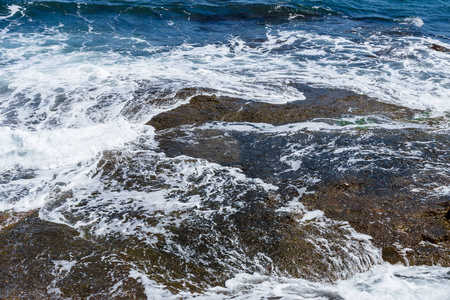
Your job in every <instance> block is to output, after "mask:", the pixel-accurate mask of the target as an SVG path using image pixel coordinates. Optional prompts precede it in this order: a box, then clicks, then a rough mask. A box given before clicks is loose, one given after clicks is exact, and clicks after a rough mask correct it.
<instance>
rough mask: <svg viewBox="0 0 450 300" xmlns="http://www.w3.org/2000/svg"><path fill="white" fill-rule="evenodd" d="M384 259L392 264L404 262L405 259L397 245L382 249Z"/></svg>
mask: <svg viewBox="0 0 450 300" xmlns="http://www.w3.org/2000/svg"><path fill="white" fill-rule="evenodd" d="M382 256H383V260H384V261H387V262H388V263H390V264H393V265H394V264H397V263H404V259H403V257H402V256H401V254H400V253H399V252H398V250H397V248H395V247H392V246H390V247H384V248H383V250H382Z"/></svg>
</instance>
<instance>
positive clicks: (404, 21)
mask: <svg viewBox="0 0 450 300" xmlns="http://www.w3.org/2000/svg"><path fill="white" fill-rule="evenodd" d="M400 24H406V25H414V26H416V27H422V26H423V24H424V23H423V20H422V19H421V18H419V17H409V18H404V19H402V20H400Z"/></svg>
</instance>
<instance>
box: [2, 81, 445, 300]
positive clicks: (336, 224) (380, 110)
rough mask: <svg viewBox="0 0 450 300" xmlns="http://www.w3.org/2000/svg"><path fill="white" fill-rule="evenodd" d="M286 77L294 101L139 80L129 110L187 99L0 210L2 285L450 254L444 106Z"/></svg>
mask: <svg viewBox="0 0 450 300" xmlns="http://www.w3.org/2000/svg"><path fill="white" fill-rule="evenodd" d="M298 88H299V89H300V90H302V91H303V92H304V94H305V96H306V98H307V99H306V100H305V101H300V102H295V103H289V104H285V105H275V104H267V103H255V102H252V101H247V100H242V99H235V98H227V97H218V96H214V95H199V94H202V93H207V94H213V93H214V91H211V90H207V91H206V90H196V89H187V90H181V91H178V92H177V93H175V94H173V95H172V94H171V93H169V92H167V93H165V92H164V93H162V94H161V95H156V96H155V97H150V96H149V97H148V99H147V97H146V95H147V94H146V92H145V86H143V87H142V91H139V93H138V94H137V96H138V97H141V98H142V99H141V100H142V101H141V102H139V103H138V104H139V108H134V107H132V106H131V105H130V107H125V108H124V111H127V112H128V113H129V114H131V115H132V116H135V117H136V119H139V118H141V114H142V111H141V109H143V110H145V109H144V107H145V106H146V105H147V104H148V103H147V102H149V101H150V102H152V105H153V104H156V105H161V106H165V107H168V106H170V105H172V104H173V103H172V102H171V100H170V99H171V97H175V98H177V99H178V98H184V97H188V98H189V97H192V99H191V101H190V102H189V103H187V104H185V105H183V106H180V107H178V108H175V109H173V110H170V111H168V112H164V113H161V114H159V115H157V116H155V117H154V118H153V119H152V120H150V121H149V122H148V124H149V125H152V126H154V127H155V128H156V129H157V132H156V137H155V139H156V141H157V143H158V145H157V146H155V147H153V148H152V147H151V146H148V145H136V146H135V148H133V151H119V150H117V151H116V150H114V151H105V152H104V153H103V155H102V157H101V159H100V160H99V162H98V164H97V165H95V166H93V167H92V169H91V170H90V172H89V173H88V174H86V178H87V179H86V184H83V185H73V184H70V183H60V184H57V185H55V187H54V188H53V190H52V192H51V194H50V195H49V199H47V200H48V201H47V202H46V205H45V206H44V207H42V208H41V210H40V211H39V212H37V211H33V212H28V213H2V214H0V226H2V230H0V295H5V296H4V297H6V298H7V299H8V298H10V299H43V298H46V299H47V298H48V299H63V298H74V299H87V298H89V299H105V298H108V299H109V298H111V299H145V298H146V297H147V296H146V290H145V288H144V284H143V283H144V281H145V284H147V285H148V284H150V285H154V286H157V285H159V286H163V287H164V288H165V289H166V290H167V291H170V292H171V293H174V294H177V293H183V292H190V293H202V292H204V291H207V290H208V289H209V288H212V287H215V286H224V284H225V282H226V281H227V280H228V279H230V278H233V276H235V275H236V274H239V273H250V274H252V273H259V274H263V275H269V276H271V275H275V276H287V277H298V278H304V279H308V280H312V281H315V280H325V281H335V280H337V279H345V278H348V277H350V276H352V275H354V274H356V273H357V272H362V271H365V270H368V269H369V268H370V267H371V266H373V265H374V264H378V263H380V262H382V259H384V260H385V261H388V262H390V263H398V262H400V263H405V264H411V265H422V264H425V265H435V264H440V265H443V266H450V253H449V249H450V247H449V246H450V238H449V232H450V227H449V226H450V225H449V223H450V221H449V219H450V218H449V216H448V215H449V207H450V199H449V195H448V192H446V188H447V187H448V182H450V180H449V179H450V178H449V177H450V168H449V165H450V164H449V163H450V155H449V154H450V153H449V151H450V150H448V149H450V147H449V146H450V145H449V144H450V139H449V134H448V131H446V130H440V129H439V130H437V129H436V128H440V127H433V126H435V125H436V124H438V125H440V124H442V122H445V118H442V119H430V118H429V116H428V114H427V112H419V111H415V110H411V109H407V108H402V107H398V106H395V105H391V104H385V103H381V102H377V101H375V100H373V99H369V98H367V97H365V96H361V95H357V94H353V93H349V92H346V91H340V90H328V89H314V88H310V87H305V86H299V87H298ZM147 92H148V91H147ZM158 97H159V98H158ZM176 101H179V100H176ZM186 102H187V101H186ZM300 122H304V125H302V124H303V123H300ZM4 177H5V176H4ZM4 180H5V181H8V180H13V179H11V178H9V177H7V176H6V177H5V178H4ZM319 210H320V211H319ZM322 211H323V212H324V214H325V215H323V213H322ZM38 213H39V214H40V216H41V217H42V218H43V219H45V220H49V221H43V220H42V219H41V218H40V217H39V216H38ZM50 221H54V222H50ZM63 224H65V225H63ZM355 229H356V231H355ZM360 233H366V234H369V235H370V236H372V239H371V238H370V237H369V236H367V235H363V234H360ZM373 245H375V246H376V247H378V249H381V253H380V252H379V251H378V249H376V248H375V247H373Z"/></svg>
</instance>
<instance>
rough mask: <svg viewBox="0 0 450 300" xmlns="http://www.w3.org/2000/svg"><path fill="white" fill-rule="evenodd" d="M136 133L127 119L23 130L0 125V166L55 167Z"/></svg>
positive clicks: (118, 143)
mask: <svg viewBox="0 0 450 300" xmlns="http://www.w3.org/2000/svg"><path fill="white" fill-rule="evenodd" d="M136 136H137V131H136V130H135V129H134V128H133V127H132V126H131V124H130V123H128V122H127V121H124V120H120V119H118V120H117V122H114V123H113V122H111V123H108V124H97V125H92V126H87V127H84V128H61V129H54V130H37V131H25V130H21V129H10V128H5V127H3V128H0V139H1V140H2V144H1V145H0V169H3V170H5V169H9V168H12V167H14V166H16V165H19V166H21V167H23V168H30V169H40V170H48V169H57V168H59V167H65V166H67V165H75V164H77V163H79V162H82V161H85V160H89V159H91V158H93V157H95V156H97V155H98V154H99V153H101V152H102V151H103V150H107V149H112V148H114V147H120V146H123V145H124V144H125V143H127V142H130V141H132V140H133V139H135V138H136Z"/></svg>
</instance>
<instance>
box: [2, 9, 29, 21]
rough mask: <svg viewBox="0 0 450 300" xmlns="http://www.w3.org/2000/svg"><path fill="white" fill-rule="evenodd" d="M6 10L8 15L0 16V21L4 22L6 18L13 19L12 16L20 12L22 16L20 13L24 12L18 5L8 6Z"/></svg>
mask: <svg viewBox="0 0 450 300" xmlns="http://www.w3.org/2000/svg"><path fill="white" fill-rule="evenodd" d="M8 9H9V14H8V15H6V16H0V20H6V19H8V18H11V17H14V15H15V14H16V13H18V12H20V13H21V14H22V12H23V11H25V9H24V8H23V7H21V6H19V5H9V6H8ZM22 15H23V14H22Z"/></svg>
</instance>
